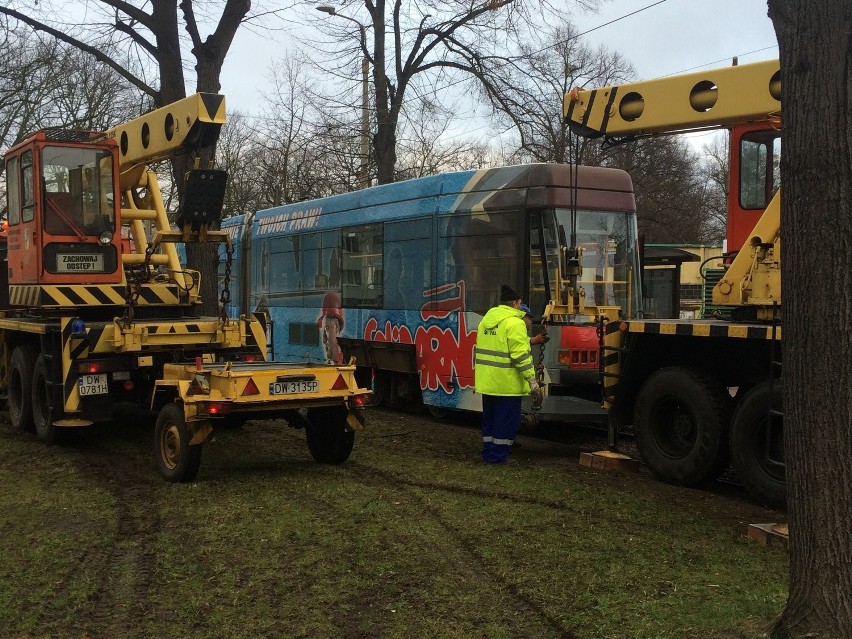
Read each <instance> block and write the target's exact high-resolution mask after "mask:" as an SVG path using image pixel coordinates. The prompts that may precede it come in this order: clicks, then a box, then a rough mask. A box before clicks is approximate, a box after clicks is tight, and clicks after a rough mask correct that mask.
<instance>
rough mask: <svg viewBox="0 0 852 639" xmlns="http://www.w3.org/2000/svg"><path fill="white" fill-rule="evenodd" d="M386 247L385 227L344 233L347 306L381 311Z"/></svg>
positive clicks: (342, 256)
mask: <svg viewBox="0 0 852 639" xmlns="http://www.w3.org/2000/svg"><path fill="white" fill-rule="evenodd" d="M382 244H383V232H382V225H381V224H365V225H363V226H353V227H349V228H346V229H343V232H342V238H341V248H342V251H341V264H340V268H341V275H342V277H341V279H342V280H343V281H342V285H341V288H342V293H343V295H342V298H343V305H344V306H359V307H363V308H381V306H382V292H383V290H384V284H383V281H382V278H383V270H382V269H383V265H382V263H383V247H382Z"/></svg>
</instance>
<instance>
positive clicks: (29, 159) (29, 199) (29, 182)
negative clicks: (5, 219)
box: [21, 151, 35, 222]
mask: <svg viewBox="0 0 852 639" xmlns="http://www.w3.org/2000/svg"><path fill="white" fill-rule="evenodd" d="M34 211H35V191H34V189H33V154H32V151H27V152H26V153H23V154H22V155H21V212H22V218H21V219H22V220H23V221H24V222H32V221H33V217H34Z"/></svg>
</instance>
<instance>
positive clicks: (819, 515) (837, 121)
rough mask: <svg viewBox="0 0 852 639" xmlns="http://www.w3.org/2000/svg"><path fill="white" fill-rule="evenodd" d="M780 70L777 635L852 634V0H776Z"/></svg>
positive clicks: (778, 638)
mask: <svg viewBox="0 0 852 639" xmlns="http://www.w3.org/2000/svg"><path fill="white" fill-rule="evenodd" d="M769 15H770V17H771V18H772V21H773V23H774V25H775V32H776V34H777V36H778V44H779V48H780V52H781V69H782V74H783V78H782V80H783V88H782V92H783V93H782V103H783V120H784V123H783V126H784V146H783V155H782V160H781V176H782V182H783V185H784V189H783V198H782V201H781V213H782V223H781V234H782V236H783V237H784V241H785V244H784V261H783V267H782V274H783V275H782V276H783V281H784V284H785V285H784V293H783V295H784V362H783V370H784V373H783V386H784V445H785V451H786V460H787V486H788V489H787V491H788V498H787V499H788V516H789V525H790V544H789V552H790V590H789V597H788V600H787V605H786V607H785V609H784V612H783V613H782V615H781V617H780V619H779V620H778V622H777V623H776V625H775V627H774V628H773V630H772V633H771V636H772V637H773V639H788V638H790V639H792V638H799V637H802V638H803V637H820V638H828V637H831V638H835V637H839V638H844V637H852V437H850V433H849V430H850V425H852V392H850V388H852V331H850V328H849V327H850V326H851V325H852V171H851V170H850V165H852V160H850V155H851V154H852V100H851V99H850V98H852V96H850V89H852V75H850V74H852V45H851V44H850V42H851V41H852V40H850V37H852V36H850V34H852V3H850V2H848V1H845V2H837V1H836V0H769Z"/></svg>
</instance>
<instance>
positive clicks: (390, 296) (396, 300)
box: [383, 218, 433, 309]
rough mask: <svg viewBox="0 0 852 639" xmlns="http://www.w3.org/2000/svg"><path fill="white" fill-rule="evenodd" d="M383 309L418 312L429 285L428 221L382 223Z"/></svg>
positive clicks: (429, 223)
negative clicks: (383, 233) (383, 230)
mask: <svg viewBox="0 0 852 639" xmlns="http://www.w3.org/2000/svg"><path fill="white" fill-rule="evenodd" d="M384 259H385V263H384V268H383V271H384V307H385V308H387V309H419V308H421V306H423V304H424V303H426V300H425V299H424V297H423V292H424V291H427V290H429V289H431V288H433V286H432V264H433V263H432V220H431V219H428V218H426V219H420V220H405V221H404V222H389V223H387V224H385V251H384Z"/></svg>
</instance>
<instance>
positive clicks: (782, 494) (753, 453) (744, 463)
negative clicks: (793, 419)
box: [731, 381, 787, 508]
mask: <svg viewBox="0 0 852 639" xmlns="http://www.w3.org/2000/svg"><path fill="white" fill-rule="evenodd" d="M781 398H782V395H781V383H780V381H776V382H775V383H774V384H773V388H772V408H773V409H774V410H777V411H780V410H781V409H782V408H781V406H782V403H781V402H782V399H781ZM771 419H773V420H775V419H777V420H779V422H778V423H775V424H773V429H772V431H770V432H771V433H772V437H771V440H770V442H769V450H768V451H767V447H766V445H767V441H766V429H767V426H768V425H769V424H770V421H769V420H770V416H769V382H764V383H762V384H758V385H757V386H755V387H754V388H752V389H751V390H750V391H749V392H747V393H746V394H745V395H743V397H742V399H741V400H740V401H739V403H738V404H737V409H736V411H734V418H733V420H732V421H731V461H732V462H733V465H734V470H735V471H736V473H737V477H738V478H739V479H740V481H741V482H742V483H743V485H745V487H746V490H748V492H749V494H750V495H751V496H752V497H753V498H754V499H755V501H757V502H759V503H761V504H764V505H766V506H770V507H772V508H785V507H786V505H787V486H786V481H785V479H786V478H785V471H784V466H783V465H779V464H778V463H777V462H783V460H784V432H783V422H782V421H780V420H781V417H780V416H779V417H772V418H771ZM767 453H768V454H767ZM773 460H774V461H775V462H776V463H773Z"/></svg>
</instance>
